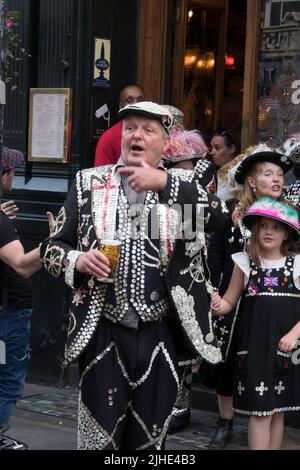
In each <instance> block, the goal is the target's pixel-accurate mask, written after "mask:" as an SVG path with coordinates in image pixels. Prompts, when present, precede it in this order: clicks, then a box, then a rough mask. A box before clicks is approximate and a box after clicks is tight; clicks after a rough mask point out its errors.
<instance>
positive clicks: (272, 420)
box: [212, 197, 300, 450]
mask: <svg viewBox="0 0 300 470" xmlns="http://www.w3.org/2000/svg"><path fill="white" fill-rule="evenodd" d="M243 224H244V226H245V227H247V228H248V229H249V230H251V232H252V234H251V239H250V242H249V246H248V249H247V252H244V251H243V252H239V253H235V254H234V255H232V259H233V262H234V264H235V267H234V270H233V274H232V277H231V281H230V284H229V287H228V289H227V291H226V293H225V294H224V296H223V297H222V299H221V297H220V296H219V295H218V294H217V293H214V294H213V295H212V308H213V311H215V313H216V314H218V315H226V314H227V313H229V312H231V311H232V309H233V308H234V306H235V305H236V304H237V302H238V300H239V298H240V296H241V301H240V313H239V316H240V318H241V324H240V331H239V338H238V344H237V353H236V367H235V373H234V381H233V407H234V409H235V411H236V412H238V413H240V414H242V415H246V416H250V420H249V426H248V444H249V448H250V449H251V450H277V449H279V448H280V446H281V442H282V436H283V427H284V413H285V412H286V411H297V410H299V409H300V394H299V389H300V369H299V359H298V354H299V351H297V348H299V345H300V342H299V339H300V255H299V254H296V252H297V245H296V242H297V241H298V240H299V236H300V233H299V228H300V226H299V217H298V212H297V210H296V209H294V208H293V207H291V206H290V205H288V204H286V203H283V202H280V201H276V200H274V199H270V198H267V197H264V198H261V199H259V200H258V201H256V202H255V203H254V204H253V205H252V206H251V207H250V208H249V209H248V210H247V211H246V212H245V213H244V216H243Z"/></svg>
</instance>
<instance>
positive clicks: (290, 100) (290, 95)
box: [257, 0, 300, 144]
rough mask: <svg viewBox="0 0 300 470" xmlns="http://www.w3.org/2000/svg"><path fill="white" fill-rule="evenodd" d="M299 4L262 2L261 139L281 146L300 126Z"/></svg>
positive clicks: (259, 125) (291, 2)
mask: <svg viewBox="0 0 300 470" xmlns="http://www.w3.org/2000/svg"><path fill="white" fill-rule="evenodd" d="M299 53H300V1H298V0H297V1H291V0H289V1H281V2H278V1H272V0H264V1H263V22H262V35H261V48H260V62H259V69H258V136H257V137H258V140H272V141H273V142H274V144H281V143H282V142H283V141H284V140H285V139H286V137H287V136H288V135H290V134H292V133H294V132H299V126H300V99H299V98H300V92H299V91H298V93H297V90H299V89H300V54H299Z"/></svg>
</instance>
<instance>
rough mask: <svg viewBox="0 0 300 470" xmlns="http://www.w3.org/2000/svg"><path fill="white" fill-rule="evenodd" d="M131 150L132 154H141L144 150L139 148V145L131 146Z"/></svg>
mask: <svg viewBox="0 0 300 470" xmlns="http://www.w3.org/2000/svg"><path fill="white" fill-rule="evenodd" d="M131 150H132V151H133V152H142V151H143V150H144V149H143V147H141V146H140V145H132V146H131Z"/></svg>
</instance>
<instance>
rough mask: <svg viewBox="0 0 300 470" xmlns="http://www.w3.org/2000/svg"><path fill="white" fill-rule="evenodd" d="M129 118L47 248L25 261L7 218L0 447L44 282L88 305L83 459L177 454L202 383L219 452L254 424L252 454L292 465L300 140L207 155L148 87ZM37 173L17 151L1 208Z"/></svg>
mask: <svg viewBox="0 0 300 470" xmlns="http://www.w3.org/2000/svg"><path fill="white" fill-rule="evenodd" d="M118 116H119V121H118V123H117V124H116V125H115V126H113V127H112V128H110V129H109V130H108V131H107V132H106V133H104V134H103V136H102V137H101V138H100V139H99V141H98V144H97V148H96V155H95V163H94V167H93V168H89V169H83V170H80V171H79V172H78V173H77V175H76V178H75V181H74V183H73V186H72V187H71V189H70V191H69V193H68V195H67V198H66V200H65V202H64V204H63V206H62V207H61V209H60V211H59V213H58V215H57V217H53V216H52V214H51V213H48V219H49V236H48V237H47V238H46V239H45V240H44V241H43V242H42V243H41V246H39V247H37V248H36V249H34V250H32V251H31V252H29V253H26V254H25V253H24V249H23V247H22V244H21V243H20V241H19V237H18V234H17V232H16V229H15V226H14V220H13V219H14V218H15V217H16V215H17V210H18V208H17V207H16V205H15V204H14V201H8V202H6V203H3V204H2V205H1V218H0V434H1V433H4V432H6V431H7V429H8V425H9V424H8V423H9V418H10V416H11V413H12V412H13V409H14V407H15V405H16V402H17V400H18V399H19V397H20V396H21V394H22V390H23V386H24V380H25V367H26V362H27V360H28V358H29V350H30V316H31V312H32V293H31V287H30V282H29V280H28V279H26V278H29V277H30V275H31V274H32V273H34V272H35V271H37V270H38V269H40V268H41V266H42V269H45V270H46V271H47V272H48V273H49V274H50V275H51V276H54V277H63V278H64V280H65V282H66V284H67V285H68V286H69V287H71V289H72V291H73V296H72V299H71V301H70V310H69V328H68V332H67V338H66V348H65V356H64V364H63V365H64V367H67V366H68V365H70V364H71V363H72V362H73V361H77V362H78V367H79V403H78V448H79V449H103V450H133V449H144V450H150V449H156V450H161V449H164V446H165V441H166V438H167V434H168V432H169V433H175V432H178V431H180V430H182V429H184V428H185V427H186V426H188V425H189V420H190V416H191V382H192V379H193V376H195V375H197V376H198V377H199V379H200V380H201V381H202V382H203V383H204V384H205V385H206V386H207V387H211V388H213V389H215V390H216V394H217V400H218V407H219V414H220V416H219V418H218V421H217V425H216V431H215V434H214V435H213V436H211V442H210V445H209V447H210V448H211V449H223V448H225V446H226V444H227V443H228V442H230V441H231V440H232V438H233V419H234V413H239V414H242V415H246V416H249V428H248V444H249V449H253V450H257V449H266V450H267V449H269V450H273V449H279V448H280V445H281V441H282V436H283V427H284V426H283V419H284V413H285V412H294V411H297V410H300V397H299V399H298V388H299V387H298V384H299V381H300V372H299V371H300V369H299V367H298V364H297V363H296V362H295V361H293V353H294V351H295V350H296V348H297V347H298V340H299V339H300V308H299V307H300V254H298V253H299V237H300V224H299V214H298V210H299V204H300V201H299V189H300V188H299V177H300V175H299V166H300V161H299V157H300V135H293V136H290V137H289V138H288V139H287V140H286V142H284V144H283V146H282V147H281V148H275V147H274V146H272V145H270V144H269V143H258V144H255V145H253V146H251V147H249V148H247V149H245V150H243V151H242V153H240V154H238V155H237V146H236V143H235V141H234V139H233V137H232V136H231V134H230V132H229V131H228V130H227V129H224V128H220V129H216V130H215V131H214V132H213V134H212V135H211V140H210V142H209V143H208V142H207V143H206V142H205V140H204V137H203V136H202V135H201V133H200V132H199V131H198V130H187V129H185V128H184V124H183V122H184V116H183V114H182V112H181V111H180V110H179V109H177V108H175V107H173V106H170V105H161V104H157V103H153V102H151V101H145V96H144V92H143V90H142V88H141V87H140V86H138V85H136V84H133V85H129V86H126V87H125V88H124V89H123V90H121V93H120V101H119V113H118ZM22 162H23V156H22V154H21V153H20V152H18V151H16V150H11V149H7V148H4V151H3V156H2V181H1V191H2V192H7V191H9V189H10V187H11V184H12V180H13V176H14V169H15V168H16V167H17V166H19V165H21V164H22ZM292 168H293V169H294V174H295V178H296V180H295V182H294V183H293V184H292V185H290V186H289V187H285V184H284V177H285V174H286V173H287V172H289V171H290V170H292ZM105 244H106V245H110V249H111V250H112V248H114V250H119V252H118V254H117V255H114V256H115V260H116V272H115V273H113V274H112V271H113V269H112V268H113V266H112V259H113V258H111V257H110V254H109V252H107V251H105V250H104V248H103V247H104V245H105ZM49 282H50V280H49Z"/></svg>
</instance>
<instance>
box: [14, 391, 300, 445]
mask: <svg viewBox="0 0 300 470" xmlns="http://www.w3.org/2000/svg"><path fill="white" fill-rule="evenodd" d="M216 420H217V413H214V412H212V411H205V410H199V409H193V410H192V418H191V423H190V426H189V427H188V428H187V429H186V430H184V431H182V432H180V433H178V434H173V435H169V436H168V437H167V442H166V450H178V451H196V450H205V449H207V446H208V443H209V441H210V438H211V436H212V435H213V434H214V430H215V426H216ZM247 424H248V420H247V419H246V418H243V417H241V418H240V417H236V418H235V420H234V438H233V441H232V443H231V444H230V445H228V446H227V448H226V450H240V451H241V450H246V449H247ZM6 434H7V435H8V436H10V437H13V438H15V439H19V440H20V441H23V442H26V443H27V444H28V446H29V450H70V451H72V450H76V439H77V389H76V388H63V389H62V388H54V387H46V386H42V385H35V384H26V386H25V390H24V394H23V397H22V399H21V400H19V402H18V405H17V408H16V410H15V412H14V413H13V416H12V417H11V421H10V429H9V430H8V431H7V433H6ZM282 450H300V428H299V429H297V428H294V427H288V426H287V427H286V428H285V434H284V441H283V445H282Z"/></svg>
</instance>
